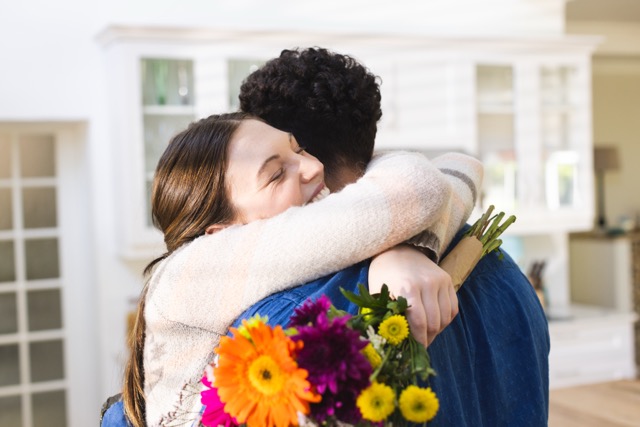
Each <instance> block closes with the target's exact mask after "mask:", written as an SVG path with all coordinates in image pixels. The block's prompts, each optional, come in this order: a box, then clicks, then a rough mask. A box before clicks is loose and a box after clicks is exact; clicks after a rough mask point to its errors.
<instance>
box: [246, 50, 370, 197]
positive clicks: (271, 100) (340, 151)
mask: <svg viewBox="0 0 640 427" xmlns="http://www.w3.org/2000/svg"><path fill="white" fill-rule="evenodd" d="M380 100H381V95H380V86H379V84H378V79H377V77H376V76H374V75H373V74H371V73H370V72H369V70H367V69H366V68H364V67H363V66H362V65H360V64H359V63H358V61H356V60H355V59H354V58H352V57H350V56H348V55H338V54H334V53H332V52H329V51H328V50H326V49H321V48H309V49H305V50H284V51H282V53H281V55H280V56H279V57H278V58H276V59H272V60H271V61H268V62H267V63H266V64H265V65H264V66H262V67H261V68H259V69H258V70H256V71H255V72H253V73H252V74H251V75H250V76H249V77H248V78H247V79H246V80H245V81H244V82H243V84H242V86H241V89H240V109H241V110H243V111H246V112H250V113H253V114H256V115H258V116H259V117H261V118H263V119H264V120H265V121H266V122H267V123H269V124H271V125H272V126H274V127H276V128H278V129H281V130H283V131H287V132H291V133H293V134H294V135H295V137H296V139H297V140H298V142H299V143H300V145H302V146H304V147H305V148H307V149H308V150H309V152H311V153H313V155H314V156H315V157H317V158H318V160H320V161H321V162H322V163H323V164H324V165H325V179H326V182H327V185H328V186H329V188H331V189H332V190H333V191H335V190H337V189H340V188H342V187H343V186H344V185H345V183H347V182H352V181H354V179H355V178H357V177H359V176H360V175H362V173H364V170H365V168H366V166H367V164H368V163H369V161H370V160H371V156H372V155H373V145H374V141H375V138H376V132H377V128H378V121H379V120H380V118H381V117H382V110H381V108H380Z"/></svg>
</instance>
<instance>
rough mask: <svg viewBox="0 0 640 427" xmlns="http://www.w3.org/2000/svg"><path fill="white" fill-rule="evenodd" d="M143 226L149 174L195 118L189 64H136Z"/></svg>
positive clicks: (152, 61) (148, 218) (165, 61)
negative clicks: (142, 186)
mask: <svg viewBox="0 0 640 427" xmlns="http://www.w3.org/2000/svg"><path fill="white" fill-rule="evenodd" d="M140 70H141V88H142V94H141V96H142V129H143V137H144V180H145V189H146V193H145V201H146V224H147V226H149V227H150V226H151V224H152V223H151V206H150V200H151V188H152V185H153V175H154V171H155V168H156V165H157V163H158V160H159V159H160V156H161V155H162V153H163V152H164V149H165V147H166V146H167V143H168V142H169V140H170V139H171V138H172V137H173V135H175V134H176V133H177V132H179V131H181V130H182V129H184V128H186V127H187V125H188V124H189V123H191V122H192V121H194V119H195V107H194V105H195V99H194V98H195V97H194V79H193V61H190V60H179V59H158V58H144V59H141V63H140Z"/></svg>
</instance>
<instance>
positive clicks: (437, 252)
mask: <svg viewBox="0 0 640 427" xmlns="http://www.w3.org/2000/svg"><path fill="white" fill-rule="evenodd" d="M432 162H433V164H434V165H435V166H436V167H437V168H438V169H440V172H442V173H443V174H444V176H445V178H446V179H447V180H448V181H449V184H450V185H451V189H452V192H451V197H450V198H449V199H448V200H447V206H446V208H445V209H444V211H443V215H442V216H441V217H440V218H439V219H438V220H437V221H434V223H433V225H432V226H431V227H430V228H428V229H426V230H424V231H423V232H421V233H420V234H418V235H416V236H414V237H412V238H411V239H409V241H408V243H410V244H413V245H415V246H418V247H421V248H424V249H426V250H427V253H429V254H430V256H432V258H433V260H434V261H435V262H438V261H439V260H440V257H441V256H442V253H443V252H444V250H445V249H446V248H447V247H448V246H449V244H450V243H451V241H452V240H453V238H454V236H455V235H456V233H457V232H458V230H460V228H461V227H462V226H463V225H464V224H465V223H466V221H467V220H468V219H469V216H470V215H471V212H472V211H473V207H474V206H475V204H476V201H477V199H478V192H479V191H480V189H481V188H482V177H483V174H484V169H483V167H482V163H481V162H480V161H479V160H477V159H475V158H473V157H471V156H468V155H465V154H461V153H447V154H443V155H441V156H438V157H436V158H434V159H433V160H432ZM425 203H429V201H425Z"/></svg>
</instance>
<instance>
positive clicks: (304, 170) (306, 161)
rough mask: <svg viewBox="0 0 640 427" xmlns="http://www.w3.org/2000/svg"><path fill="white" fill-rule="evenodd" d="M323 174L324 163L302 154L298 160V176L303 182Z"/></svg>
mask: <svg viewBox="0 0 640 427" xmlns="http://www.w3.org/2000/svg"><path fill="white" fill-rule="evenodd" d="M318 175H324V165H323V164H322V163H320V161H319V160H318V159H316V158H315V157H312V156H308V157H307V156H304V157H303V158H302V160H301V161H300V176H301V177H302V180H303V181H304V182H310V181H314V180H316V179H317V178H318Z"/></svg>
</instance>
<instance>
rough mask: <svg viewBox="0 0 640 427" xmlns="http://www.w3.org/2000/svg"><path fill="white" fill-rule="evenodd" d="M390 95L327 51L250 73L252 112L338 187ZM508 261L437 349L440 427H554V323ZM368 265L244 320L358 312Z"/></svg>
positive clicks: (295, 53)
mask: <svg viewBox="0 0 640 427" xmlns="http://www.w3.org/2000/svg"><path fill="white" fill-rule="evenodd" d="M380 99H381V96H380V90H379V84H378V80H377V78H376V77H375V76H374V75H373V74H372V73H370V72H369V71H368V70H367V69H366V68H365V67H364V66H363V65H362V64H360V63H358V61H356V60H355V59H353V58H352V57H349V56H347V55H341V54H338V53H334V52H330V51H328V50H326V49H322V48H309V49H304V50H297V49H296V50H284V51H283V52H282V53H281V55H280V56H279V57H278V58H274V59H272V60H270V61H268V62H267V63H266V64H265V65H264V66H263V67H262V68H260V69H258V70H257V71H255V72H253V73H252V74H251V75H249V77H248V78H247V79H246V80H245V81H244V83H243V84H242V87H241V91H240V106H241V109H242V110H243V111H246V112H249V113H252V114H255V115H257V116H259V117H261V118H262V119H264V120H265V121H267V122H268V123H269V124H271V125H273V126H275V127H277V128H280V129H282V130H285V131H289V132H291V133H292V134H293V135H294V136H295V137H296V139H297V140H298V142H299V143H300V145H302V146H304V147H306V149H307V150H308V151H309V152H310V153H311V154H313V155H314V156H316V157H317V158H318V159H320V161H322V162H323V163H324V165H325V172H326V175H325V176H326V182H327V185H328V186H329V187H330V188H331V189H332V190H333V191H337V190H338V189H340V188H342V187H343V186H344V185H346V184H347V183H350V182H353V181H355V180H356V179H357V178H358V177H360V176H361V174H362V172H363V171H364V169H365V168H366V165H367V163H368V161H369V160H370V159H371V157H372V155H373V151H374V150H373V149H374V142H375V136H376V131H377V122H378V121H379V120H380V118H381V116H382V111H381V108H380ZM460 234H461V233H460ZM460 234H459V235H458V237H457V238H456V239H455V240H454V242H453V243H452V244H451V246H450V247H452V246H453V245H455V244H456V243H457V240H458V239H459V238H460ZM504 255H505V256H504V258H503V259H499V258H498V255H497V254H495V253H493V254H489V255H487V256H485V257H484V258H483V259H482V260H481V261H480V263H479V264H478V265H477V266H476V268H475V269H474V271H473V272H472V273H471V275H470V277H469V278H468V279H467V281H466V282H465V284H464V286H462V288H461V289H460V291H459V293H458V301H459V312H460V314H459V315H458V316H457V317H456V318H455V319H454V320H453V322H451V324H449V326H448V327H446V328H445V329H444V330H443V331H442V332H441V333H440V334H439V335H438V336H437V337H436V339H435V340H434V341H433V342H432V343H431V345H430V346H429V348H428V351H429V354H430V356H431V361H432V365H433V367H434V369H435V370H436V372H437V375H436V376H435V377H434V379H432V380H431V386H432V388H433V389H434V391H435V392H436V394H437V395H438V397H439V399H440V410H439V412H438V415H437V416H436V417H435V419H434V420H432V421H431V422H429V425H430V426H440V425H442V426H451V425H454V426H490V427H497V426H519V427H526V426H532V427H539V426H546V425H547V420H548V409H549V376H548V375H549V365H548V355H549V332H548V324H547V320H546V317H545V315H544V312H543V310H542V307H541V305H540V302H539V300H538V298H537V296H536V294H535V292H534V290H533V287H532V286H531V285H530V283H529V282H528V280H527V279H526V277H525V276H524V275H523V274H522V272H521V271H520V269H519V267H518V266H517V265H516V264H515V262H514V261H513V260H512V259H511V258H510V257H509V256H508V254H504ZM367 268H368V264H367V263H366V262H363V263H360V264H359V265H356V266H354V267H352V268H351V269H346V270H344V271H342V272H339V273H336V274H335V275H331V276H328V277H326V278H323V279H319V280H317V281H315V282H312V283H309V284H306V285H303V286H300V287H298V288H294V289H292V290H288V291H284V292H281V293H278V294H274V295H271V296H270V297H268V298H265V299H264V300H263V301H261V302H260V303H258V304H256V305H255V306H254V307H252V308H251V309H249V310H248V311H247V312H245V314H243V316H242V318H248V317H250V316H252V315H254V314H256V313H259V314H261V315H268V316H269V321H270V323H272V324H285V323H286V322H287V320H288V318H289V316H290V315H291V314H292V312H293V309H294V308H295V307H296V306H297V305H299V304H301V303H302V302H303V301H304V300H305V299H306V298H308V297H311V298H317V297H319V296H320V295H323V294H326V295H329V297H330V298H331V299H332V301H334V303H336V305H338V306H339V307H340V308H342V309H345V310H347V311H352V310H355V309H356V307H355V306H353V305H349V304H348V303H346V302H345V301H342V299H343V297H342V296H341V294H340V292H339V291H338V288H339V287H345V288H348V289H353V288H354V283H355V282H358V281H360V282H362V281H366V278H367V275H366V270H367ZM239 322H240V319H238V323H239Z"/></svg>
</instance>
